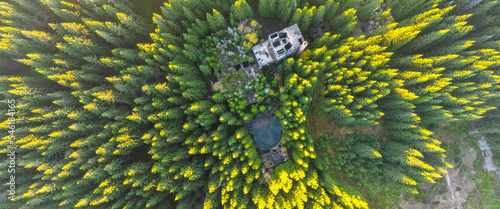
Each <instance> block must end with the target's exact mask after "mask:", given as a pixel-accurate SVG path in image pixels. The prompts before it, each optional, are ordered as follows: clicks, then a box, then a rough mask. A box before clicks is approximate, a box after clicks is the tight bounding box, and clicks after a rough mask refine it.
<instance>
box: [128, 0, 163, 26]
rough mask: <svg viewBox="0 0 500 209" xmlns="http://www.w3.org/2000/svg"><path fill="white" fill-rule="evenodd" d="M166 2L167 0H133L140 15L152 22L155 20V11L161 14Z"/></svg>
mask: <svg viewBox="0 0 500 209" xmlns="http://www.w3.org/2000/svg"><path fill="white" fill-rule="evenodd" d="M164 2H165V0H148V1H143V0H132V3H133V4H134V7H135V8H137V13H138V15H140V16H142V17H144V18H146V19H147V20H149V21H151V22H153V19H152V17H153V13H156V14H161V9H160V7H161V6H162V5H163V3H164Z"/></svg>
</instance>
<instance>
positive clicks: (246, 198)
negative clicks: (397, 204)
mask: <svg viewBox="0 0 500 209" xmlns="http://www.w3.org/2000/svg"><path fill="white" fill-rule="evenodd" d="M158 2H159V4H160V3H161V7H159V8H156V11H155V12H154V13H153V12H150V13H148V12H147V11H149V10H148V9H144V8H145V6H144V5H142V3H141V1H130V0H123V1H118V0H65V1H62V0H4V1H1V2H0V40H1V41H0V94H1V96H0V97H1V98H2V101H1V104H0V112H1V114H2V118H1V119H0V122H1V126H0V130H2V132H3V133H4V135H5V137H4V135H2V138H1V139H0V151H1V153H2V155H1V157H0V164H1V166H0V167H2V169H1V170H0V181H1V182H2V185H3V186H6V185H8V184H7V183H8V182H9V181H11V179H12V178H11V175H13V174H12V173H10V172H9V171H8V170H7V168H8V167H9V165H11V164H12V163H11V162H12V161H11V158H9V156H8V155H6V154H9V153H12V151H13V150H11V149H12V148H11V147H12V146H16V147H17V149H15V153H16V160H15V194H13V193H12V192H7V194H6V195H7V196H9V197H12V198H14V199H15V201H10V200H9V201H6V202H5V203H2V204H5V205H6V206H5V207H6V208H37V207H38V208H75V207H76V208H179V209H181V208H186V209H192V208H205V209H210V208H369V206H370V202H368V201H367V200H366V198H365V197H363V195H362V194H361V193H360V192H359V191H358V188H362V187H366V186H367V185H368V184H369V183H370V182H374V181H376V182H382V183H383V184H387V185H391V186H392V187H394V188H395V189H398V191H399V190H401V191H404V192H406V193H408V194H416V193H418V191H419V190H418V185H420V184H422V183H425V182H431V183H435V182H436V180H437V179H439V178H442V175H443V174H444V173H446V172H447V171H446V169H447V168H448V167H451V165H450V164H449V163H448V162H445V161H444V157H445V156H446V153H445V149H443V148H441V146H440V145H441V141H440V139H438V138H436V137H435V136H434V133H433V132H432V129H433V128H434V127H435V126H437V125H439V124H443V123H459V122H472V121H477V120H479V119H480V123H479V124H480V126H481V128H480V129H479V130H480V131H482V132H484V133H487V134H489V135H490V136H491V138H494V137H495V136H496V138H498V135H499V134H500V132H499V131H498V130H500V123H499V120H498V118H500V112H499V111H498V110H497V109H496V108H498V107H499V106H500V91H499V89H500V71H499V67H500V55H499V51H500V49H499V47H500V33H499V27H500V3H498V2H497V1H466V0H456V1H451V0H432V1H431V0H384V1H382V0H361V1H359V2H358V1H356V0H248V1H245V0H237V1H235V0H216V1H214V0H165V1H158ZM150 7H154V6H150ZM152 10H154V8H153V9H152ZM294 24H297V26H298V27H299V28H300V31H301V32H302V35H303V37H304V39H305V41H307V43H308V45H307V47H306V48H305V50H304V51H301V52H302V53H300V55H298V54H293V55H290V56H289V57H286V58H285V59H283V60H277V61H276V62H274V63H272V64H271V65H269V66H265V67H262V68H260V67H259V68H258V70H257V73H256V75H254V76H247V75H246V74H245V73H241V71H236V70H232V71H231V70H230V69H232V68H231V67H233V66H234V67H235V68H239V66H240V63H241V66H243V67H245V65H247V64H248V63H249V65H255V63H256V61H257V60H256V58H255V56H254V54H253V50H252V48H253V47H254V46H255V45H258V44H261V43H263V42H265V41H267V40H268V36H269V35H270V34H271V33H273V32H277V31H280V30H282V29H284V28H287V27H289V26H292V25H294ZM312 31H321V32H319V33H313V32H312ZM228 69H229V70H228ZM248 92H251V94H250V93H248ZM246 93H248V95H250V97H251V98H253V99H252V100H248V99H247V97H248V96H247V94H246ZM264 113H265V114H270V113H273V114H274V116H275V117H276V118H277V119H278V120H279V121H280V123H281V126H282V127H283V134H282V139H281V143H282V145H283V149H284V150H286V151H287V153H288V158H289V159H288V160H287V161H286V162H283V163H281V164H279V165H277V166H275V167H273V168H266V166H267V165H265V164H266V163H265V162H263V161H262V160H261V158H260V155H261V153H260V151H259V150H260V148H259V147H257V146H256V145H255V143H254V142H253V139H252V135H251V130H249V128H248V126H247V125H248V123H249V122H251V121H253V120H255V119H256V118H257V116H258V115H261V114H264ZM485 116H486V118H484V119H482V118H483V117H485ZM12 118H13V119H12ZM320 118H323V119H324V120H322V121H323V122H324V121H327V122H328V123H325V124H319V125H318V124H317V123H316V121H319V119H320ZM14 121H15V122H14ZM316 126H321V127H330V128H341V127H347V128H352V127H356V128H359V127H362V128H373V129H377V130H379V131H377V132H376V133H365V132H360V131H357V132H353V133H349V134H343V135H335V134H332V133H331V132H327V131H318V130H319V129H320V128H318V127H316ZM9 136H12V137H9ZM497 152H498V153H499V154H500V151H497ZM499 154H497V157H498V156H500V155H499ZM4 168H5V169H4ZM264 168H266V172H264V170H265V169H264ZM2 188H4V187H2ZM2 192H4V191H2Z"/></svg>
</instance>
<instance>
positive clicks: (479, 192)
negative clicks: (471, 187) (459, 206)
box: [467, 168, 500, 209]
mask: <svg viewBox="0 0 500 209" xmlns="http://www.w3.org/2000/svg"><path fill="white" fill-rule="evenodd" d="M476 169H477V175H476V177H475V178H474V181H475V182H476V183H477V185H478V188H477V189H476V191H475V192H474V193H471V196H470V197H469V199H468V201H467V208H471V209H473V208H478V209H479V208H500V197H499V195H498V193H499V192H500V182H499V181H498V180H496V177H495V175H496V173H495V172H488V171H483V170H481V168H476Z"/></svg>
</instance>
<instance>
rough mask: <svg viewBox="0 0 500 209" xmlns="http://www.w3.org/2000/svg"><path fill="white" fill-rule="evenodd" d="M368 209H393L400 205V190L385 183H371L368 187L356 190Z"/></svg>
mask: <svg viewBox="0 0 500 209" xmlns="http://www.w3.org/2000/svg"><path fill="white" fill-rule="evenodd" d="M358 190H359V191H360V192H361V194H362V195H363V197H364V198H365V199H366V201H367V202H368V204H369V206H370V208H380V209H394V208H397V207H399V205H400V204H401V189H398V188H396V187H393V186H391V185H388V184H387V183H385V182H380V181H377V182H371V183H370V184H369V185H368V187H366V188H364V189H358Z"/></svg>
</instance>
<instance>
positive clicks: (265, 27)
mask: <svg viewBox="0 0 500 209" xmlns="http://www.w3.org/2000/svg"><path fill="white" fill-rule="evenodd" d="M250 7H252V11H253V16H254V18H253V19H254V20H255V21H257V22H258V23H259V24H260V25H261V26H262V28H261V29H260V32H261V33H262V38H263V39H264V40H267V37H268V36H269V35H271V33H274V32H277V31H280V30H282V29H283V28H285V27H288V26H287V25H285V24H284V23H283V22H281V21H279V20H277V19H275V18H273V19H264V18H262V17H261V16H260V15H259V3H257V2H254V3H252V4H250Z"/></svg>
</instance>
